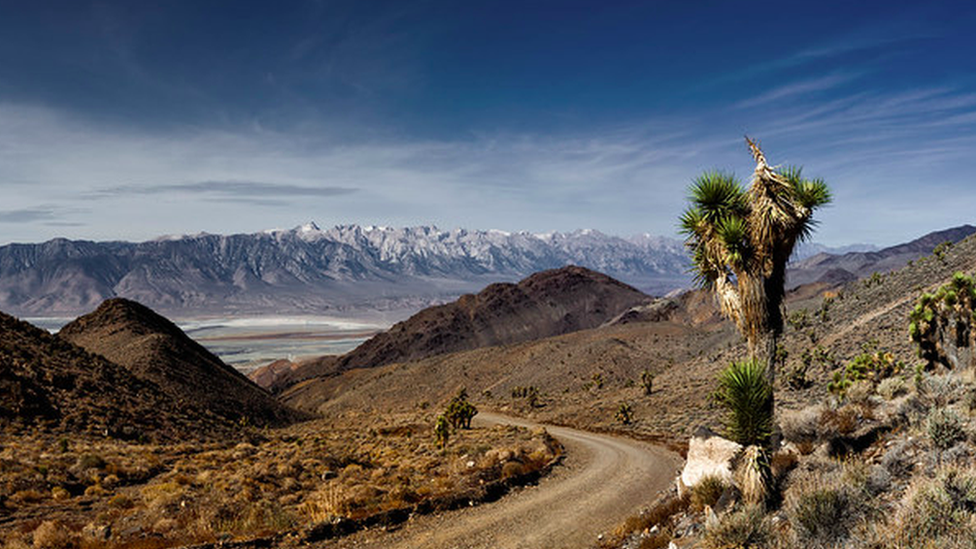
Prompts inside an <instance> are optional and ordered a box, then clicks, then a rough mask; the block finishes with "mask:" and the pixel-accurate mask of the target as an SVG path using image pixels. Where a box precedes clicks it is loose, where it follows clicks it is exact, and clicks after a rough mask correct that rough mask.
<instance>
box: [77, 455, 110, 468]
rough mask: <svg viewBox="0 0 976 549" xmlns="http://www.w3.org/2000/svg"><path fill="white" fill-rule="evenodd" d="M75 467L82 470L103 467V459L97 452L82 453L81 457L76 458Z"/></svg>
mask: <svg viewBox="0 0 976 549" xmlns="http://www.w3.org/2000/svg"><path fill="white" fill-rule="evenodd" d="M77 467H78V469H81V470H82V471H84V470H86V469H101V468H103V467H105V459H104V458H103V457H102V456H100V455H98V454H92V453H88V454H82V455H81V457H79V458H78V464H77Z"/></svg>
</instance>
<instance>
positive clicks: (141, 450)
mask: <svg viewBox="0 0 976 549" xmlns="http://www.w3.org/2000/svg"><path fill="white" fill-rule="evenodd" d="M427 421H429V420H427ZM344 423H345V422H343V423H338V424H329V423H325V422H321V421H320V422H312V423H306V424H301V425H296V426H294V427H291V428H288V429H286V430H279V431H272V432H269V433H268V434H267V435H266V440H264V441H260V442H257V443H256V444H251V443H248V442H240V443H239V442H237V441H231V442H210V443H200V442H188V443H183V444H169V445H136V444H128V443H125V442H119V441H112V440H106V439H104V438H101V439H99V438H91V437H85V436H77V437H74V438H72V440H71V443H70V446H71V449H72V451H71V452H67V453H60V452H57V453H56V452H51V449H52V448H57V447H58V445H59V443H58V439H57V438H55V436H54V435H46V434H39V435H36V436H28V437H24V436H21V437H17V438H10V437H6V438H4V441H3V445H2V448H0V509H2V513H3V514H4V519H5V522H4V524H3V525H2V526H0V546H3V544H4V541H6V543H7V545H8V546H12V547H15V546H17V545H16V544H17V543H22V542H24V543H30V539H31V532H32V531H33V534H34V546H35V547H40V546H44V547H61V546H62V545H58V544H59V543H62V542H65V541H64V540H68V541H67V542H65V543H68V542H70V543H73V544H75V545H63V546H64V547H79V548H94V547H104V548H107V549H112V548H114V547H118V548H120V549H121V548H130V547H142V545H138V543H141V541H140V540H141V539H143V538H151V539H152V540H153V545H152V547H158V548H163V547H172V546H178V545H184V544H190V543H200V542H215V541H217V540H225V541H229V540H241V539H248V538H252V537H255V536H267V535H269V534H273V533H276V532H286V531H292V532H296V533H297V535H302V534H301V532H302V531H303V529H304V528H307V527H310V525H313V524H316V523H318V522H329V521H333V520H337V519H338V518H339V517H341V518H342V519H343V520H358V519H362V518H363V517H367V516H371V515H373V514H376V513H382V512H386V511H390V510H393V509H408V510H411V509H414V508H415V507H416V506H417V505H420V504H422V503H423V502H428V503H427V505H428V507H429V508H434V507H436V506H435V505H434V503H436V502H438V501H441V500H445V501H448V500H451V499H456V498H458V497H459V496H461V495H463V496H464V497H466V498H468V499H477V498H478V497H479V496H478V494H480V493H482V491H483V490H484V489H485V486H488V485H489V484H490V483H492V482H498V481H501V479H503V478H508V477H519V476H520V475H523V474H529V473H531V472H533V471H537V470H539V468H541V467H544V466H546V465H547V464H548V463H550V462H551V461H552V460H553V459H554V457H555V456H556V455H558V453H559V452H560V449H559V446H558V443H557V442H555V440H553V439H552V438H551V437H549V436H548V435H547V434H545V433H544V432H541V431H540V432H530V431H528V430H526V429H520V428H515V427H494V428H490V429H489V428H486V429H473V430H458V431H457V432H456V433H453V434H452V437H451V445H450V446H448V447H446V448H444V449H443V450H441V449H438V445H437V441H436V440H434V439H433V437H430V436H429V435H428V433H429V432H430V431H429V429H430V427H429V423H428V424H426V425H425V423H424V422H423V420H422V418H421V417H419V416H417V415H413V414H410V415H403V414H398V415H393V416H387V417H385V418H384V419H383V420H382V421H377V420H372V419H370V420H366V422H364V423H361V424H360V425H358V426H357V425H355V422H353V423H351V424H349V425H345V424H344ZM445 423H446V420H445ZM41 471H43V473H42V472H41ZM82 501H84V502H85V507H84V509H87V510H80V509H82V508H81V507H80V506H79V502H82ZM466 501H467V500H466ZM38 513H43V516H44V517H45V520H49V521H51V522H52V524H55V523H56V526H44V527H43V528H42V529H41V530H36V528H38V527H39V526H40V525H39V523H38V522H37V521H36V519H35V518H34V517H36V516H37V514H38ZM83 529H84V532H83V531H82V530H83ZM106 532H108V534H106ZM126 532H129V533H126ZM38 533H40V537H39V538H38ZM98 536H102V537H98ZM106 536H108V537H106ZM38 539H40V540H42V541H43V545H38ZM12 544H13V545H12Z"/></svg>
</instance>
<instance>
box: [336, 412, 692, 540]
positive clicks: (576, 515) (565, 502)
mask: <svg viewBox="0 0 976 549" xmlns="http://www.w3.org/2000/svg"><path fill="white" fill-rule="evenodd" d="M475 419H476V422H478V423H481V424H483V425H485V424H499V423H500V424H513V425H519V426H525V427H532V426H534V424H532V423H531V422H527V421H523V420H519V419H514V418H509V417H505V416H500V415H496V414H490V413H481V414H479V415H478V416H477V417H476V418H475ZM546 428H547V429H548V430H549V432H550V433H551V434H552V435H553V436H554V437H556V438H557V439H559V441H560V442H562V443H563V445H564V446H565V447H566V459H565V461H564V462H563V464H562V465H560V466H558V467H556V468H555V469H554V470H553V472H552V473H551V474H550V475H548V476H547V477H545V478H543V479H542V480H541V481H539V484H538V485H536V486H529V487H526V488H524V489H521V490H518V491H516V492H513V493H511V494H509V495H507V496H505V497H503V498H502V499H500V500H498V501H496V502H493V503H489V504H485V505H481V506H477V507H473V508H469V509H461V510H457V511H451V512H449V513H444V514H441V515H436V516H425V517H419V518H416V519H413V520H411V521H409V522H407V523H405V524H404V525H402V527H400V528H399V529H398V530H396V531H394V532H381V531H377V530H371V531H365V532H360V533H358V534H355V535H352V536H349V537H347V538H344V539H341V540H336V541H333V542H330V543H326V544H323V545H321V547H336V548H347V547H376V548H381V547H382V548H384V549H386V548H391V549H407V548H410V549H418V548H430V549H462V548H463V549H474V548H484V549H488V548H491V549H507V548H559V549H563V548H575V547H592V546H593V545H594V544H595V543H596V542H597V536H598V535H599V534H600V533H604V532H607V531H609V530H610V529H612V528H613V527H615V526H616V525H617V524H619V523H620V522H621V521H622V520H623V519H624V518H626V517H627V516H629V515H631V514H633V513H635V512H636V511H637V510H638V509H639V508H640V507H641V506H642V505H646V504H647V503H649V502H650V501H651V500H653V499H654V497H655V495H656V494H657V493H658V491H660V490H663V489H665V488H667V487H668V485H669V483H671V482H672V481H673V480H674V478H675V476H676V474H677V468H678V467H679V465H680V463H681V461H680V458H679V457H678V456H677V455H675V454H672V453H670V452H668V451H666V450H664V449H661V448H658V447H655V446H651V445H649V444H645V443H642V442H637V441H633V440H629V439H622V438H616V437H611V436H607V435H598V434H593V433H587V432H584V431H577V430H575V429H568V428H564V427H551V426H547V427H546Z"/></svg>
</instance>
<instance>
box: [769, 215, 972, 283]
mask: <svg viewBox="0 0 976 549" xmlns="http://www.w3.org/2000/svg"><path fill="white" fill-rule="evenodd" d="M973 233H976V227H973V226H972V225H962V226H961V227H953V228H951V229H945V230H942V231H936V232H933V233H929V234H927V235H925V236H923V237H921V238H917V239H915V240H912V241H911V242H906V243H904V244H898V245H897V246H891V247H889V248H884V249H883V250H878V251H876V252H849V253H846V254H843V255H831V254H824V253H822V254H817V255H815V256H813V257H809V258H807V259H804V260H803V261H800V262H798V263H796V264H794V265H791V266H790V269H789V272H788V274H787V288H796V287H797V286H800V285H803V284H810V283H814V282H816V283H821V284H824V285H834V286H837V287H839V286H841V285H843V284H844V283H847V282H850V281H852V280H856V279H858V278H864V277H866V276H871V274H873V273H875V272H877V273H880V274H884V273H887V272H891V271H895V270H898V269H901V268H902V267H904V266H905V265H908V262H909V261H914V260H916V259H918V258H920V257H923V256H926V255H929V254H931V253H932V250H933V249H935V247H936V246H938V245H939V244H942V243H943V242H950V243H953V244H955V243H956V242H959V241H961V240H963V239H964V238H966V237H968V236H970V235H972V234H973Z"/></svg>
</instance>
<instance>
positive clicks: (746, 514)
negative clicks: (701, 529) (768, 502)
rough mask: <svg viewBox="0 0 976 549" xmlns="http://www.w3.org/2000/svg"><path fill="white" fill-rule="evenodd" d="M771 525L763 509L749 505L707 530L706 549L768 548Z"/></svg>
mask: <svg viewBox="0 0 976 549" xmlns="http://www.w3.org/2000/svg"><path fill="white" fill-rule="evenodd" d="M770 539H771V537H770V529H769V524H768V522H767V521H766V520H765V516H764V513H763V509H762V507H760V506H757V505H747V506H745V507H744V508H742V509H740V510H738V511H736V512H734V513H730V514H728V515H726V516H724V517H723V518H722V520H721V521H720V522H718V524H715V525H713V526H711V527H709V528H706V529H705V535H704V536H702V547H703V548H704V549H740V548H741V549H746V548H754V547H766V546H767V545H768V544H769V542H770Z"/></svg>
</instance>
